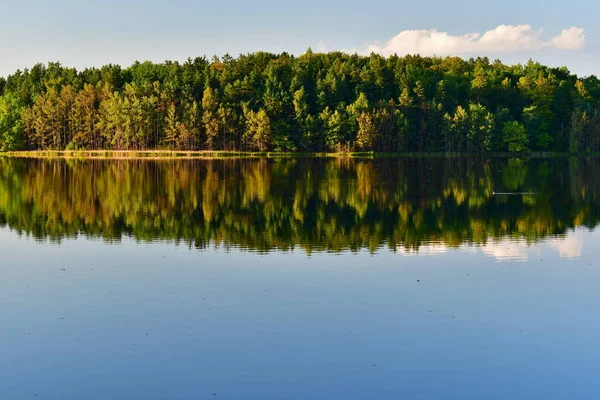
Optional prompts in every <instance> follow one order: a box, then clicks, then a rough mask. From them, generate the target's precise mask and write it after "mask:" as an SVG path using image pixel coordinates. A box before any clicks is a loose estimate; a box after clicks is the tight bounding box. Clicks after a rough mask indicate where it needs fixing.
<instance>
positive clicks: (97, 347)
mask: <svg viewBox="0 0 600 400" xmlns="http://www.w3.org/2000/svg"><path fill="white" fill-rule="evenodd" d="M598 176H600V158H585V159H584V158H532V159H505V158H481V159H480V158H442V157H432V158H381V159H318V158H313V159H309V158H306V159H303V158H299V159H226V160H218V159H215V160H114V159H109V160H75V159H67V160H65V159H55V160H49V159H12V158H0V251H1V252H2V255H3V261H2V263H1V266H0V318H1V320H2V329H0V398H3V399H29V398H31V399H33V398H35V399H205V398H221V399H294V400H295V399H299V400H300V399H337V398H339V399H369V398H373V399H375V398H406V399H438V398H444V399H484V398H485V399H507V398H510V399H549V398H552V399H596V398H597V394H598V393H600V381H599V380H598V379H597V377H598V376H600V363H599V362H598V360H599V359H600V317H599V315H600V314H599V313H598V309H600V263H599V262H598V260H599V257H600V248H599V246H598V243H600V242H599V239H600V235H599V234H598V232H597V231H596V230H595V228H596V226H597V225H598V223H599V221H600V179H598Z"/></svg>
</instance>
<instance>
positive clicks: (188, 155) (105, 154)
mask: <svg viewBox="0 0 600 400" xmlns="http://www.w3.org/2000/svg"><path fill="white" fill-rule="evenodd" d="M599 155H600V153H558V152H532V153H519V154H516V153H443V152H436V153H426V152H420V153H419V152H411V153H378V152H338V153H326V152H320V153H302V152H294V153H283V152H244V151H206V150H204V151H172V150H147V151H136V150H44V151H41V150H40V151H12V152H4V153H3V152H0V157H14V158H77V159H140V158H144V159H175V158H176V159H224V158H303V157H313V158H382V157H435V158H440V157H450V158H452V157H477V158H481V157H484V158H485V157H521V158H544V157H567V156H572V157H577V156H599Z"/></svg>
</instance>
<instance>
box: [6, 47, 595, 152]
mask: <svg viewBox="0 0 600 400" xmlns="http://www.w3.org/2000/svg"><path fill="white" fill-rule="evenodd" d="M599 102H600V80H599V79H597V78H596V77H595V76H590V77H586V78H578V77H577V76H576V75H573V74H571V73H570V72H569V71H568V70H567V69H566V68H549V67H545V66H542V65H540V64H538V63H535V62H529V63H527V64H526V65H515V66H508V65H504V64H502V63H501V62H499V61H493V62H492V61H490V60H489V59H487V58H477V59H469V60H463V59H461V58H458V57H447V58H428V57H421V56H406V57H398V56H390V57H387V58H386V57H383V56H380V55H377V54H372V55H370V56H366V57H365V56H359V55H356V54H355V55H349V54H344V53H339V52H335V53H329V54H321V53H313V52H312V51H310V50H309V51H307V52H306V53H305V54H302V55H301V56H298V57H296V56H292V55H289V54H286V53H282V54H270V53H264V52H260V53H255V54H247V55H240V56H239V57H237V58H232V57H230V56H224V57H222V58H216V57H215V58H214V59H212V60H208V59H206V58H196V59H189V60H187V61H186V62H185V63H183V64H180V63H177V62H165V63H162V64H153V63H150V62H144V63H135V64H134V65H132V66H130V67H129V68H126V69H124V68H121V67H120V66H118V65H107V66H104V67H102V68H89V69H86V70H84V71H76V70H75V69H73V68H67V67H64V66H61V65H60V64H58V63H50V64H48V65H42V64H38V65H35V66H34V67H32V68H31V69H29V70H25V71H17V72H16V73H14V74H13V75H10V76H8V77H7V78H6V79H4V78H0V148H1V149H2V150H4V151H8V150H22V149H24V150H48V149H56V150H58V149H70V150H76V149H116V150H147V149H178V150H229V151H238V150H242V151H305V152H317V151H318V152H321V151H328V152H333V151H385V152H402V151H411V152H414V151H427V152H485V151H510V152H522V151H528V150H535V151H572V152H586V151H600V108H599Z"/></svg>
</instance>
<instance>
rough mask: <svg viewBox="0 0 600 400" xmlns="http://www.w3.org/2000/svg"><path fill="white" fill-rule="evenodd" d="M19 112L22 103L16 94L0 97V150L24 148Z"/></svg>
mask: <svg viewBox="0 0 600 400" xmlns="http://www.w3.org/2000/svg"><path fill="white" fill-rule="evenodd" d="M21 112H22V104H21V102H20V101H19V99H18V98H17V97H16V96H14V95H11V94H7V95H5V96H1V97H0V151H15V150H22V149H24V146H25V141H24V138H23V126H22V120H21Z"/></svg>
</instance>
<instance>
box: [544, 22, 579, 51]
mask: <svg viewBox="0 0 600 400" xmlns="http://www.w3.org/2000/svg"><path fill="white" fill-rule="evenodd" d="M552 44H553V45H554V47H556V48H557V49H566V50H578V49H582V48H583V46H584V45H585V34H584V32H583V28H578V27H576V26H573V27H571V28H569V29H563V30H562V31H561V32H560V35H558V36H556V37H555V38H553V39H552Z"/></svg>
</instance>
